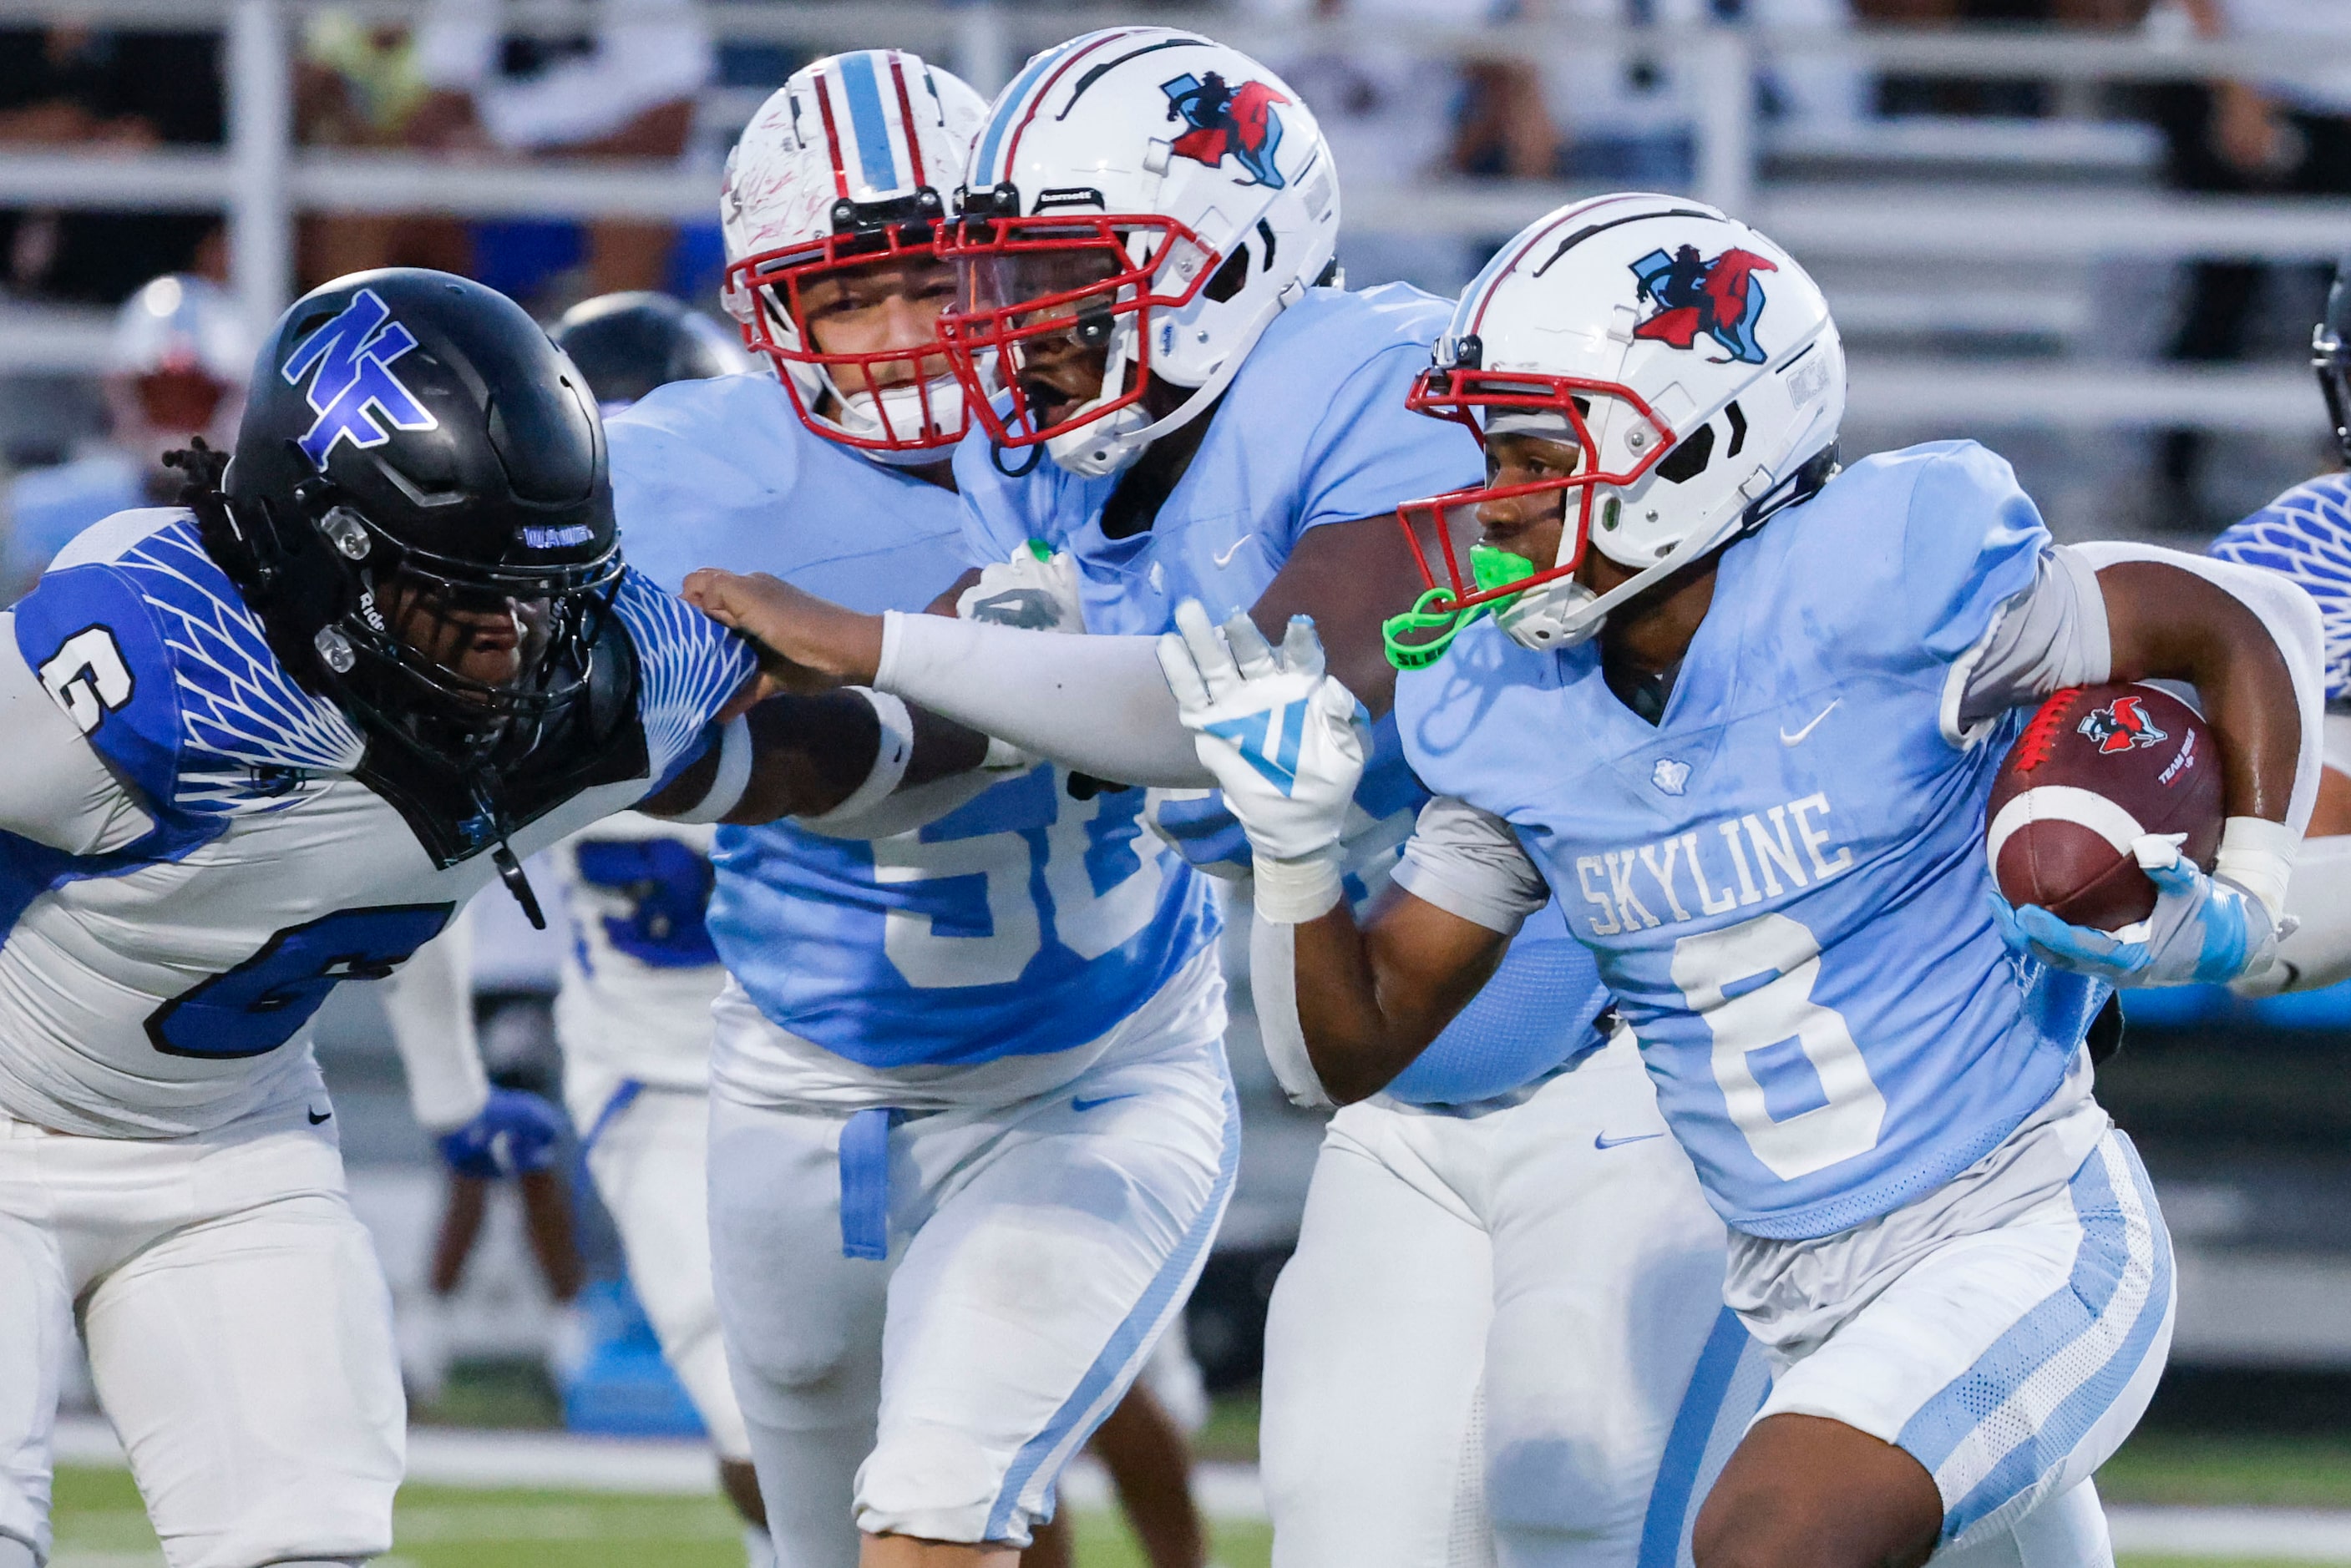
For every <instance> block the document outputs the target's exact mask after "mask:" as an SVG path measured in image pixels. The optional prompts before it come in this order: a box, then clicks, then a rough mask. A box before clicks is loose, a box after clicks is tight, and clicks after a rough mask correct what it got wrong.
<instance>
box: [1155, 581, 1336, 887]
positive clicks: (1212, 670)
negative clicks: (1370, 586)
mask: <svg viewBox="0 0 2351 1568" xmlns="http://www.w3.org/2000/svg"><path fill="white" fill-rule="evenodd" d="M1175 626H1176V629H1175V631H1171V632H1167V633H1165V634H1164V635H1162V636H1161V638H1160V639H1159V667H1160V668H1161V669H1162V670H1165V671H1166V674H1167V684H1168V687H1169V688H1170V689H1171V690H1172V691H1174V692H1175V704H1176V707H1177V709H1178V710H1179V711H1181V713H1182V716H1183V720H1184V727H1185V728H1186V729H1187V730H1189V731H1191V732H1192V737H1193V744H1194V745H1195V746H1196V748H1197V749H1198V752H1199V756H1200V762H1201V764H1202V765H1203V766H1205V767H1206V768H1207V770H1208V771H1209V772H1210V773H1212V774H1216V775H1217V784H1219V785H1221V786H1222V787H1223V789H1224V792H1225V804H1226V805H1227V806H1228V808H1229V809H1230V810H1231V811H1232V813H1233V815H1236V816H1238V817H1239V818H1240V822H1241V826H1242V827H1243V828H1244V829H1246V830H1247V831H1248V833H1249V850H1250V857H1251V859H1252V860H1253V862H1254V863H1255V867H1256V875H1257V907H1258V911H1259V913H1260V914H1262V915H1263V916H1265V918H1266V919H1270V920H1280V921H1284V922H1287V923H1290V924H1296V923H1299V922H1301V921H1305V920H1311V919H1315V918H1316V917H1317V916H1320V915H1322V914H1323V913H1325V912H1327V911H1328V910H1329V909H1331V908H1332V906H1333V905H1335V904H1336V903H1338V901H1339V899H1340V898H1341V896H1342V882H1341V878H1342V875H1343V870H1342V868H1343V858H1344V857H1343V852H1342V849H1341V840H1342V839H1343V837H1344V836H1345V834H1346V828H1347V814H1348V808H1349V807H1350V806H1351V805H1353V802H1354V798H1355V785H1356V784H1357V783H1358V782H1359V781H1360V780H1361V779H1362V778H1363V776H1364V758H1365V757H1366V756H1368V755H1369V754H1370V752H1371V718H1370V715H1369V714H1367V713H1365V712H1364V705H1363V704H1362V703H1361V702H1358V701H1355V694H1354V693H1353V692H1352V691H1348V690H1347V688H1346V687H1345V686H1344V685H1343V684H1342V683H1341V682H1340V681H1338V680H1335V679H1333V678H1332V676H1330V675H1328V674H1326V673H1324V671H1323V668H1322V639H1321V638H1319V637H1317V636H1315V634H1314V623H1313V622H1312V621H1311V620H1309V619H1308V618H1306V617H1304V616H1299V617H1296V618H1293V619H1292V620H1291V621H1290V630H1289V632H1288V633H1287V634H1286V635H1285V636H1284V637H1283V638H1282V639H1281V648H1280V650H1279V651H1278V652H1277V651H1276V650H1275V649H1272V648H1270V647H1268V646H1267V644H1266V640H1265V639H1264V638H1263V637H1262V636H1260V635H1259V632H1258V629H1257V628H1256V626H1255V625H1254V624H1252V623H1251V622H1250V620H1249V617H1248V616H1246V615H1237V616H1235V617H1233V618H1232V619H1230V620H1228V621H1227V622H1226V623H1225V624H1224V625H1223V626H1222V627H1221V628H1219V627H1214V626H1210V625H1209V624H1208V612H1207V610H1205V609H1203V608H1201V607H1200V603H1199V601H1198V600H1197V599H1186V600H1185V601H1184V602H1183V603H1182V604H1180V605H1178V606H1176V607H1175Z"/></svg>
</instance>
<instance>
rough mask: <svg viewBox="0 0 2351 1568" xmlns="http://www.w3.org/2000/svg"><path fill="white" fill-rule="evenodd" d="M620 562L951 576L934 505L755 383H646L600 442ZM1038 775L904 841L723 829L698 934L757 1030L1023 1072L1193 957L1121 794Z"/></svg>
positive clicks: (911, 604)
mask: <svg viewBox="0 0 2351 1568" xmlns="http://www.w3.org/2000/svg"><path fill="white" fill-rule="evenodd" d="M606 429H607V431H608V433H609V438H610V441H611V453H612V458H611V468H612V495H613V502H614V504H615V506H616V508H617V510H618V513H619V515H620V519H621V528H622V548H623V550H624V551H625V552H626V553H627V555H628V557H629V559H630V561H631V563H632V565H636V566H639V567H641V568H642V569H643V570H646V571H648V572H650V573H651V574H652V576H653V577H654V578H655V579H656V580H657V581H660V582H663V583H667V584H675V583H677V582H679V581H681V580H682V579H683V578H684V576H685V574H686V573H688V572H689V571H692V570H693V569H694V568H695V567H697V566H725V567H727V568H729V569H731V570H735V571H745V572H749V571H764V572H771V573H773V574H775V575H776V576H779V577H783V578H786V579H788V580H789V581H790V582H793V583H795V584H797V585H799V587H804V588H807V589H809V590H810V592H813V593H818V594H821V595H823V596H824V597H827V598H830V599H833V600H835V601H837V602H839V603H841V604H845V605H848V606H850V607H852V608H856V609H859V610H864V611H868V612H872V611H879V610H883V609H909V610H918V609H921V608H923V607H925V606H926V605H928V604H929V603H930V602H931V601H932V600H933V599H935V598H936V597H938V595H939V594H940V593H941V592H942V591H943V590H944V589H946V587H948V586H949V585H950V584H951V583H953V582H954V581H955V580H956V577H957V576H961V575H962V573H963V571H964V568H965V566H967V564H968V563H967V555H966V552H965V545H964V538H963V534H962V530H961V525H960V523H959V520H958V508H957V503H956V497H955V495H954V494H953V493H951V492H948V491H946V490H943V489H941V488H939V487H938V486H936V485H933V484H930V483H925V482H924V481H923V480H921V479H919V478H916V477H914V475H912V474H909V473H906V472H903V471H900V470H896V469H892V468H888V467H885V466H883V464H880V463H877V462H872V460H871V459H868V458H865V457H862V456H860V455H858V453H857V452H855V451H854V450H852V449H851V448H848V447H845V446H841V445H840V444H838V443H836V442H833V441H827V440H825V439H824V438H823V437H821V436H820V435H818V434H816V433H815V432H814V431H810V429H809V428H808V427H807V426H806V425H805V424H803V423H802V422H801V421H800V419H799V415H798V414H797V413H796V412H795V411H794V410H793V409H792V405H791V400H790V399H789V396H788V395H787V394H786V393H785V391H784V389H783V388H782V387H781V386H780V385H779V384H778V382H777V381H776V380H775V379H773V378H772V377H769V376H767V375H765V374H754V375H747V376H735V377H728V378H725V379H717V380H708V381H682V382H676V383H674V384H672V385H669V386H665V387H662V388H659V389H656V390H654V391H653V393H651V394H650V395H648V396H647V397H646V398H645V399H644V400H643V401H642V402H639V403H638V404H637V405H636V406H635V407H633V408H632V409H631V410H628V411H627V412H626V413H624V414H621V415H619V416H617V417H615V418H614V419H613V420H611V421H610V423H609V424H608V425H607V427H606ZM1065 784H1066V775H1065V774H1061V773H1060V772H1058V771H1057V770H1055V769H1053V768H1050V767H1039V768H1037V769H1035V770H1033V771H1031V772H1029V773H1028V774H1023V775H1021V776H1019V777H1018V778H1014V779H1010V780H1008V781H1006V782H1005V783H1003V784H998V785H996V786H994V787H993V788H991V789H989V790H987V792H986V793H984V794H980V795H978V796H977V797H976V798H974V799H973V800H971V801H969V802H967V803H966V804H965V805H962V806H960V807H958V808H956V810H955V811H953V812H951V813H949V814H948V815H946V816H943V817H941V818H940V819H939V820H938V821H936V822H934V823H932V824H930V825H929V826H925V827H924V828H922V829H920V830H918V831H916V832H914V833H909V834H903V835H900V836H897V837H894V838H886V839H880V840H866V839H852V838H832V837H827V836H824V835H821V834H817V833H811V832H809V831H807V830H806V829H804V828H801V827H799V826H795V825H793V824H790V823H778V824H773V825H770V826H764V827H723V828H721V829H720V830H719V832H718V836H717V841H716V849H715V851H714V853H713V856H712V862H713V864H714V865H715V866H716V867H717V881H716V888H715V890H714V892H713V894H712V897H711V904H710V917H709V928H710V935H711V938H712V940H713V941H714V943H715V944H716V948H717V951H718V955H719V957H720V958H721V959H722V960H723V961H725V962H726V967H727V969H728V970H729V971H732V972H733V973H734V975H735V977H736V979H737V981H740V982H741V984H742V986H743V989H744V991H745V992H747V994H748V995H749V996H750V998H751V1000H752V1001H753V1002H754V1003H756V1004H757V1005H758V1008H759V1011H760V1012H762V1013H764V1014H765V1015H766V1016H767V1017H768V1019H769V1020H771V1021H772V1022H773V1023H776V1024H777V1025H778V1027H780V1028H783V1029H786V1030H789V1031H790V1032H791V1033H794V1034H797V1035H799V1036H800V1037H801V1038H803V1039H806V1040H811V1041H814V1042H815V1043H816V1044H819V1045H821V1046H823V1047H824V1048H825V1049H826V1050H828V1051H831V1052H834V1053H835V1054H839V1055H842V1056H845V1057H848V1058H850V1059H851V1060H852V1061H855V1062H858V1063H861V1064H863V1065H866V1066H868V1067H881V1068H889V1067H904V1066H915V1065H946V1064H972V1063H978V1062H987V1061H993V1060H996V1059H997V1058H999V1057H1004V1056H1019V1055H1034V1054H1042V1053H1045V1052H1051V1051H1061V1050H1066V1049H1069V1048H1070V1047H1071V1046H1074V1045H1079V1044H1084V1043H1085V1042H1086V1041H1088V1040H1092V1039H1094V1038H1096V1037H1097V1036H1099V1035H1102V1034H1104V1033H1108V1032H1109V1031H1110V1030H1111V1028H1112V1027H1113V1026H1114V1025H1115V1024H1116V1023H1118V1022H1119V1021H1120V1020H1121V1019H1123V1018H1124V1017H1126V1016H1127V1014H1129V1013H1131V1012H1134V1010H1135V1009H1136V1008H1137V1007H1139V1006H1141V1005H1142V1003H1143V1002H1145V1001H1147V1000H1148V999H1149V998H1150V997H1151V996H1152V994H1153V993H1154V992H1157V991H1158V990H1159V989H1160V987H1161V986H1163V985H1164V984H1165V983H1166V982H1167V981H1169V980H1170V979H1172V978H1174V976H1175V974H1176V973H1177V971H1180V970H1181V969H1182V968H1183V967H1184V966H1185V964H1186V963H1187V962H1189V961H1191V959H1192V958H1193V957H1195V956H1196V954H1197V953H1198V952H1199V951H1200V950H1202V949H1203V948H1204V947H1206V946H1207V944H1208V943H1209V942H1210V941H1212V940H1214V939H1215V936H1216V931H1217V915H1216V909H1215V906H1214V905H1213V903H1212V902H1211V901H1210V899H1209V897H1208V893H1207V888H1206V886H1205V885H1204V881H1203V878H1202V877H1200V876H1199V874H1198V873H1196V872H1195V871H1193V870H1192V869H1191V867H1188V866H1186V864H1185V863H1184V862H1183V861H1182V860H1181V859H1179V858H1178V857H1176V856H1175V855H1174V854H1173V853H1172V852H1170V851H1168V850H1167V849H1166V847H1165V846H1164V845H1162V844H1161V843H1160V842H1159V841H1158V840H1156V839H1155V838H1154V837H1152V836H1150V835H1149V834H1148V833H1147V832H1145V831H1144V830H1143V827H1142V824H1141V821H1140V815H1141V805H1142V797H1141V794H1140V792H1127V793H1124V794H1104V795H1097V796H1095V797H1094V798H1093V799H1092V800H1086V801H1080V800H1075V799H1072V798H1071V795H1070V794H1069V792H1068V790H1067V788H1066V787H1065Z"/></svg>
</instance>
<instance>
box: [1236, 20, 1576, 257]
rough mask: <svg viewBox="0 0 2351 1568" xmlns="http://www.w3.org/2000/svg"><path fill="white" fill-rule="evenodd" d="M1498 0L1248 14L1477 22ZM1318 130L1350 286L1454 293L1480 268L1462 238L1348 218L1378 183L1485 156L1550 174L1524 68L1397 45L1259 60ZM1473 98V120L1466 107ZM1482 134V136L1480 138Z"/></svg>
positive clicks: (1369, 199) (1545, 131)
mask: <svg viewBox="0 0 2351 1568" xmlns="http://www.w3.org/2000/svg"><path fill="white" fill-rule="evenodd" d="M1496 7H1497V0H1259V5H1257V6H1255V7H1254V12H1255V14H1256V15H1257V16H1261V17H1263V18H1264V19H1267V20H1274V21H1292V20H1298V19H1301V18H1302V17H1303V16H1308V15H1311V16H1316V17H1318V18H1322V19H1326V20H1332V21H1340V20H1346V21H1360V22H1370V23H1377V22H1382V21H1389V20H1395V21H1410V22H1416V23H1420V24H1423V25H1431V24H1433V25H1437V26H1445V25H1451V26H1462V27H1474V26H1479V25H1480V24H1482V23H1486V22H1489V21H1492V20H1494V19H1495V18H1496ZM1268 63H1269V64H1270V65H1271V66H1272V67H1274V69H1275V70H1276V71H1277V72H1279V73H1280V76H1281V78H1282V80H1284V81H1286V82H1288V83H1289V84H1290V87H1291V88H1293V89H1294V90H1296V92H1297V93H1298V94H1299V96H1300V97H1301V98H1302V99H1305V101H1306V106H1307V107H1308V108H1309V109H1312V110H1313V111H1314V118H1315V120H1316V122H1317V123H1318V124H1320V125H1321V126H1322V136H1323V140H1326V141H1327V142H1328V143H1329V144H1330V147H1331V160H1332V163H1333V165H1335V166H1336V168H1337V169H1338V171H1339V185H1340V190H1341V192H1342V193H1343V203H1342V207H1341V218H1342V223H1343V227H1342V229H1341V231H1340V234H1339V263H1340V265H1341V266H1343V268H1345V270H1346V274H1347V282H1348V284H1349V285H1350V286H1353V287H1356V288H1362V287H1365V286H1370V285H1372V284H1379V283H1393V282H1396V281H1398V280H1401V281H1404V282H1406V283H1412V284H1417V285H1418V286H1421V287H1423V288H1426V289H1429V290H1431V291H1433V292H1435V293H1438V294H1454V293H1458V291H1459V290H1460V288H1461V286H1462V285H1464V284H1466V283H1468V281H1469V275H1470V274H1471V273H1472V272H1474V271H1476V270H1477V257H1478V254H1479V250H1478V247H1477V246H1476V245H1475V244H1474V243H1473V242H1471V241H1469V240H1468V239H1465V238H1463V237H1461V236H1459V235H1456V234H1405V233H1398V232H1395V231H1393V230H1391V229H1387V228H1385V227H1383V228H1381V229H1367V228H1365V227H1364V225H1363V224H1362V223H1359V222H1355V221H1353V220H1350V219H1349V218H1348V216H1347V214H1348V213H1349V212H1350V211H1351V210H1352V211H1356V212H1364V211H1368V210H1370V208H1371V207H1372V206H1373V205H1374V203H1376V202H1377V201H1378V199H1379V196H1380V194H1381V193H1382V192H1385V191H1389V190H1394V189H1398V188H1402V187H1405V186H1411V185H1416V184H1419V183H1422V182H1427V181H1431V180H1438V179H1442V178H1443V177H1444V176H1445V175H1446V174H1447V173H1448V172H1452V171H1458V170H1462V169H1465V168H1467V167H1468V166H1469V164H1468V159H1470V158H1476V159H1479V160H1483V161H1487V162H1489V164H1491V165H1492V166H1494V167H1495V168H1496V169H1497V171H1499V172H1504V173H1509V174H1514V175H1518V176H1520V177H1522V178H1527V179H1540V178H1541V177H1543V176H1544V175H1547V174H1548V173H1549V172H1550V171H1551V169H1550V165H1551V150H1552V142H1553V141H1554V140H1555V138H1554V136H1553V134H1552V129H1551V122H1550V120H1549V119H1547V118H1546V117H1545V116H1544V114H1543V110H1542V100H1541V93H1540V92H1539V91H1538V90H1537V89H1536V87H1535V77H1534V73H1533V71H1531V69H1529V68H1527V67H1513V66H1502V65H1484V64H1473V65H1469V66H1466V67H1465V66H1459V65H1456V64H1454V63H1452V62H1450V61H1446V60H1432V59H1429V58H1426V57H1423V56H1420V55H1416V54H1415V53H1414V52H1413V51H1412V50H1411V49H1410V48H1409V47H1405V46H1403V45H1397V44H1377V43H1355V44H1350V45H1349V46H1347V47H1343V48H1342V47H1318V48H1315V49H1313V50H1311V51H1310V52H1308V53H1306V54H1302V55H1299V56H1296V57H1290V58H1280V59H1273V60H1270V61H1269V62H1268ZM1472 104H1474V105H1477V106H1479V119H1478V122H1477V124H1476V126H1475V127H1474V129H1473V128H1472V127H1471V126H1470V125H1469V124H1468V122H1467V121H1466V120H1465V118H1464V109H1465V107H1466V106H1468V105H1472ZM1489 143H1490V145H1489Z"/></svg>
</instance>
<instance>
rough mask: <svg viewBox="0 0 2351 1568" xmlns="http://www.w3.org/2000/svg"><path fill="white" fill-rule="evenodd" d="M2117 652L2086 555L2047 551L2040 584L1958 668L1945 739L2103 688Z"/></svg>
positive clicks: (1956, 740)
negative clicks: (2061, 695) (2049, 699)
mask: <svg viewBox="0 0 2351 1568" xmlns="http://www.w3.org/2000/svg"><path fill="white" fill-rule="evenodd" d="M2109 651H2110V649H2109V643H2108V638H2107V633H2106V600H2105V594H2104V593H2102V592H2101V591H2100V590H2099V587H2098V574H2097V569H2096V568H2095V567H2094V566H2091V565H2090V563H2089V561H2088V559H2087V558H2086V557H2085V556H2083V555H2082V553H2081V552H2080V551H2078V550H2073V549H2068V548H2066V547H2065V546H2064V545H2053V546H2052V547H2051V548H2049V549H2046V550H2043V552H2042V553H2041V558H2040V560H2039V562H2038V563H2037V565H2036V566H2035V568H2034V573H2033V578H2032V587H2029V588H2026V589H2025V590H2024V591H2023V592H2022V593H2021V594H2018V595H2017V596H2016V597H2013V598H2011V599H2010V600H2009V601H2008V602H2007V603H2006V604H2005V605H2003V606H2001V608H2000V611H1999V615H1998V618H1996V619H1994V620H1993V622H1992V623H1991V629H1990V630H1988V631H1986V632H1985V633H1984V635H1983V636H1982V637H1981V638H1980V639H1978V641H1977V643H1976V645H1975V646H1974V647H1973V648H1971V649H1969V650H1968V651H1967V652H1966V653H1964V654H1962V655H1960V656H1959V660H1958V662H1956V663H1954V664H1953V665H1952V666H1951V673H1950V678H1949V681H1948V682H1947V683H1946V684H1945V686H1944V688H1943V737H1944V739H1946V740H1948V741H1949V742H1952V743H1953V744H1954V745H1957V744H1961V743H1963V742H1965V741H1966V740H1967V738H1968V737H1969V736H1970V735H1973V734H1976V733H1979V732H1980V731H1981V727H1982V725H1983V724H1984V723H1985V722H1986V721H1988V720H1991V719H1995V718H1997V717H1999V716H2000V715H2001V714H2002V713H2005V712H2006V711H2008V710H2010V709H2011V708H2018V707H2022V706H2023V705H2025V704H2026V703H2028V702H2037V701H2040V700H2041V699H2042V698H2043V697H2046V696H2048V695H2049V694H2050V693H2051V692H2053V691H2062V690H2064V688H2065V687H2068V686H2095V685H2098V684H2100V683H2101V682H2103V681H2104V680H2105V679H2106V676H2107V672H2108V668H2109V658H2108V655H2109Z"/></svg>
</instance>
